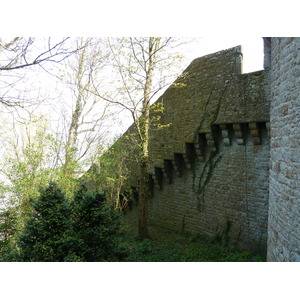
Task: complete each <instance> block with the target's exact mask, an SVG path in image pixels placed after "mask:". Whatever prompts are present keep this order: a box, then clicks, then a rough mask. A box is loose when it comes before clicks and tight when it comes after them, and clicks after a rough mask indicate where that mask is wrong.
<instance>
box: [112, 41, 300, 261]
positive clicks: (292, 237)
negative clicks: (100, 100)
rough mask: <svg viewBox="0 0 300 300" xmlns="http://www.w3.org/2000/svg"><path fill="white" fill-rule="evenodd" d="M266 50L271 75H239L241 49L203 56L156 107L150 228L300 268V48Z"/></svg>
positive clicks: (134, 181) (270, 46)
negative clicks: (200, 238)
mask: <svg viewBox="0 0 300 300" xmlns="http://www.w3.org/2000/svg"><path fill="white" fill-rule="evenodd" d="M264 42H265V51H264V52H265V60H264V62H265V63H264V68H265V69H264V70H261V71H257V72H253V73H249V74H241V63H242V53H241V47H240V46H237V47H234V48H231V49H227V50H224V51H220V52H217V53H214V54H211V55H207V56H204V57H200V58H198V59H195V60H194V61H193V62H192V63H191V64H190V66H189V67H188V68H187V69H186V70H185V71H184V72H183V73H182V75H181V76H179V78H178V79H177V80H176V81H175V82H174V84H173V85H171V86H170V88H169V89H168V90H167V91H166V92H165V93H164V94H163V95H162V96H161V97H160V98H159V99H158V100H157V102H156V103H155V104H154V105H153V106H152V117H153V120H154V121H153V122H152V126H151V128H150V144H149V153H150V158H151V161H150V164H149V169H148V173H149V184H150V189H151V192H152V196H151V199H150V201H149V223H150V224H153V225H157V226H161V227H165V228H168V229H172V230H176V231H178V232H184V233H194V234H200V235H206V236H209V237H211V238H214V239H218V240H220V241H222V243H223V244H225V245H236V246H238V247H239V248H240V249H249V250H252V251H255V252H260V253H264V254H266V253H267V256H268V260H269V261H300V226H299V220H300V181H299V179H300V175H299V170H300V142H299V141H300V128H299V120H300V96H299V95H300V93H299V83H300V56H299V49H300V39H299V38H265V39H264ZM155 120H158V121H157V122H155ZM134 131H135V130H134V127H133V126H131V127H130V128H129V129H128V131H127V132H126V133H125V134H124V136H123V137H122V138H121V139H120V141H123V142H124V141H125V143H126V148H127V149H130V151H132V153H134V151H135V147H134V146H133V144H131V143H130V139H128V138H126V137H128V136H132V133H134ZM120 141H117V143H120ZM132 157H133V155H132ZM129 165H130V166H129V169H130V170H131V176H130V179H129V181H128V182H129V185H131V186H133V187H138V173H137V171H138V168H137V166H136V165H135V163H134V160H133V161H131V162H130V164H129ZM133 212H134V211H131V212H128V213H127V214H125V219H131V220H132V219H135V217H136V215H137V214H136V212H134V213H133Z"/></svg>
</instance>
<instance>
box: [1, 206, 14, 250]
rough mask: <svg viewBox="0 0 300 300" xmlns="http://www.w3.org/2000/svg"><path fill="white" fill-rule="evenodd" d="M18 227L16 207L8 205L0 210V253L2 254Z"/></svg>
mask: <svg viewBox="0 0 300 300" xmlns="http://www.w3.org/2000/svg"><path fill="white" fill-rule="evenodd" d="M17 229H18V216H17V212H16V209H14V208H13V207H9V208H7V209H2V210H1V211H0V255H1V256H2V255H4V253H6V251H7V250H8V248H9V247H10V245H11V243H12V242H13V237H14V235H15V233H16V232H17Z"/></svg>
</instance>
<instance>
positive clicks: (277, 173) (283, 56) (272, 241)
mask: <svg viewBox="0 0 300 300" xmlns="http://www.w3.org/2000/svg"><path fill="white" fill-rule="evenodd" d="M299 51H300V38H272V40H271V91H272V105H271V153H270V155H271V160H270V209H269V231H268V260H269V261H300V226H299V220H300V146H299V145H300V127H299V125H300V93H299V86H300V52H299Z"/></svg>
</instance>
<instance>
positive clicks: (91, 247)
mask: <svg viewBox="0 0 300 300" xmlns="http://www.w3.org/2000/svg"><path fill="white" fill-rule="evenodd" d="M71 208H72V224H73V235H74V237H75V239H76V241H77V249H76V255H77V256H78V257H80V258H81V259H82V260H83V261H112V260H115V259H117V256H118V254H120V253H118V252H119V249H118V240H117V232H118V229H119V226H120V215H119V213H118V211H116V210H115V209H114V208H113V207H112V206H110V205H108V204H107V203H106V199H105V196H104V194H103V193H100V192H98V191H89V190H87V188H86V186H84V185H81V186H80V187H79V189H78V190H76V192H75V195H74V200H73V201H72V203H71Z"/></svg>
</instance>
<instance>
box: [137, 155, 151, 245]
mask: <svg viewBox="0 0 300 300" xmlns="http://www.w3.org/2000/svg"><path fill="white" fill-rule="evenodd" d="M147 176H148V172H147V162H146V161H145V160H143V161H141V164H140V184H139V205H138V219H139V237H140V239H146V238H149V237H150V236H149V232H148V195H149V191H148V180H147Z"/></svg>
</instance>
